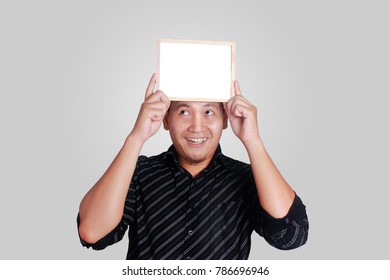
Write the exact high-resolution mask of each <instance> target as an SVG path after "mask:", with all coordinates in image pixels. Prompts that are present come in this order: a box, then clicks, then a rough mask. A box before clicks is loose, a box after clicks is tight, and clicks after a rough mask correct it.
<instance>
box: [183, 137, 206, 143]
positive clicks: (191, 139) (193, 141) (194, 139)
mask: <svg viewBox="0 0 390 280" xmlns="http://www.w3.org/2000/svg"><path fill="white" fill-rule="evenodd" d="M207 139H208V138H187V141H189V142H191V143H194V144H201V143H203V142H205V141H207Z"/></svg>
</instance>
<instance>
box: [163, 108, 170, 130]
mask: <svg viewBox="0 0 390 280" xmlns="http://www.w3.org/2000/svg"><path fill="white" fill-rule="evenodd" d="M168 119H169V110H168V111H167V112H166V113H165V116H164V119H163V124H164V129H165V130H169V121H168Z"/></svg>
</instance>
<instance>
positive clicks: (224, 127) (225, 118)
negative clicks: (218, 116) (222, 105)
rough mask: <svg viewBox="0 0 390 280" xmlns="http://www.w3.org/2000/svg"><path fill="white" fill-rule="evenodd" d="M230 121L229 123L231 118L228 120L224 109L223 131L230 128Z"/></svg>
mask: <svg viewBox="0 0 390 280" xmlns="http://www.w3.org/2000/svg"><path fill="white" fill-rule="evenodd" d="M228 121H229V118H228V115H227V113H226V110H225V109H223V126H222V128H223V129H226V128H227V127H228Z"/></svg>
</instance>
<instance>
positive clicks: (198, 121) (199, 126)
mask: <svg viewBox="0 0 390 280" xmlns="http://www.w3.org/2000/svg"><path fill="white" fill-rule="evenodd" d="M203 125H204V124H203V117H202V115H200V114H195V115H194V116H193V118H192V122H191V126H190V127H189V130H190V131H191V132H201V131H202V130H203Z"/></svg>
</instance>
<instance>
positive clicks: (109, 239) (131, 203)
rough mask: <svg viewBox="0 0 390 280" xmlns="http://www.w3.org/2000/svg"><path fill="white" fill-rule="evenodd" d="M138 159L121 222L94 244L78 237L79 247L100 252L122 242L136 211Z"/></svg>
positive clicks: (78, 217)
mask: <svg viewBox="0 0 390 280" xmlns="http://www.w3.org/2000/svg"><path fill="white" fill-rule="evenodd" d="M140 158H141V159H143V157H142V156H141V157H140ZM140 158H139V159H138V162H137V166H136V169H135V170H134V175H133V178H132V180H131V183H130V186H129V190H128V192H127V196H126V200H125V205H124V211H123V216H122V218H121V221H120V222H119V224H118V225H117V226H116V227H115V228H114V229H113V230H112V231H111V232H109V233H108V234H107V235H106V236H104V237H102V238H101V239H100V240H98V241H97V242H96V243H94V244H90V243H87V242H85V241H84V240H82V239H81V237H80V235H79V238H80V242H81V245H83V246H84V247H87V248H90V247H92V249H94V250H102V249H104V248H106V247H107V246H110V245H112V244H115V243H116V242H118V241H120V240H122V238H123V236H124V234H125V233H126V231H127V229H128V227H129V225H130V224H131V223H133V222H134V219H135V209H136V199H135V197H136V195H135V192H136V190H135V189H136V188H135V185H136V182H138V171H139V162H140ZM79 225H80V214H78V215H77V228H78V227H79Z"/></svg>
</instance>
